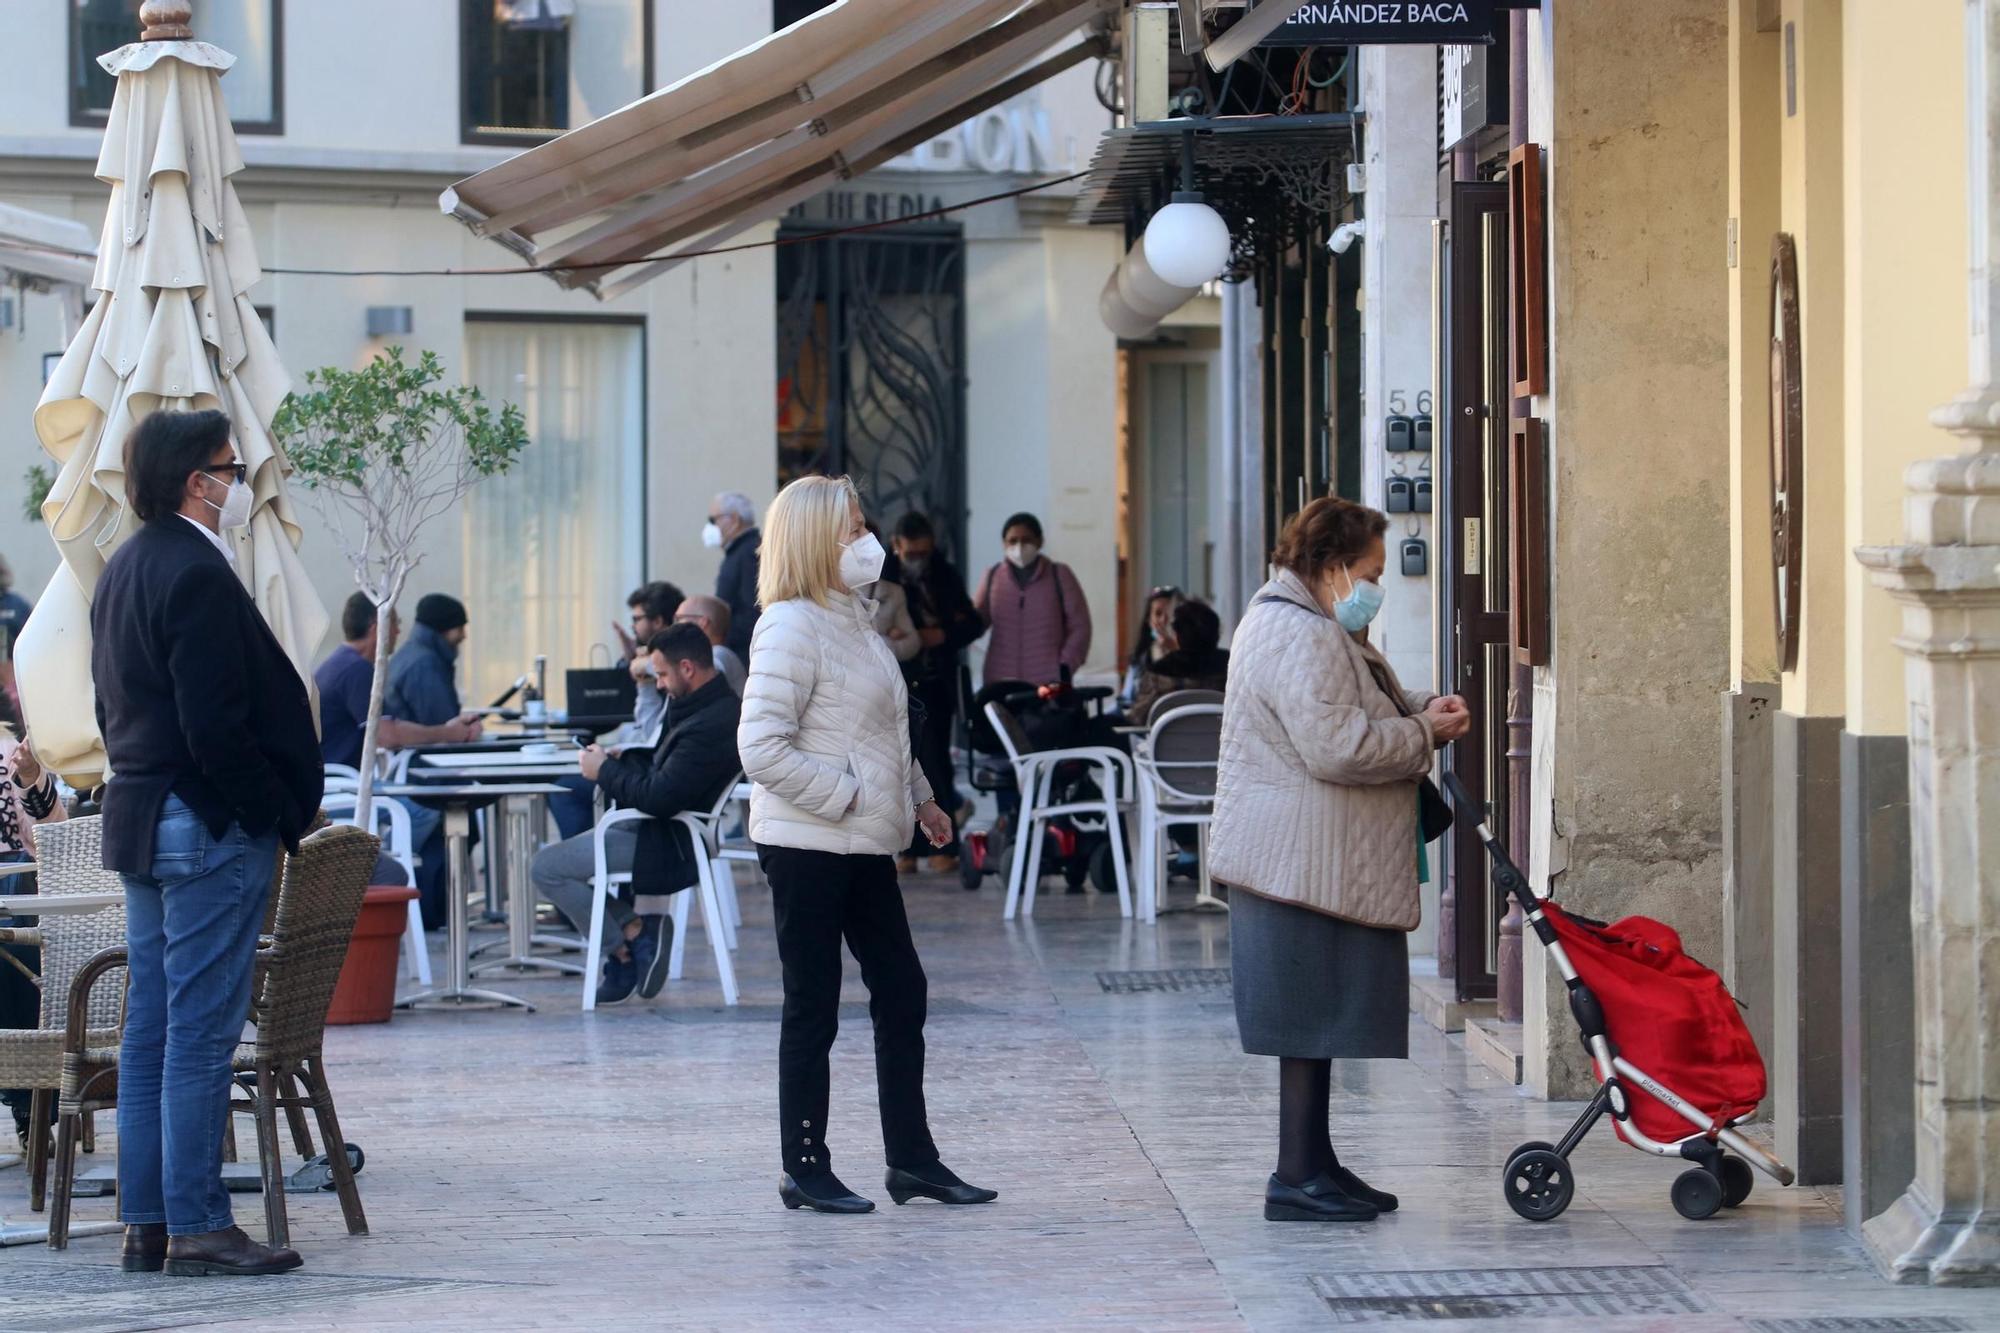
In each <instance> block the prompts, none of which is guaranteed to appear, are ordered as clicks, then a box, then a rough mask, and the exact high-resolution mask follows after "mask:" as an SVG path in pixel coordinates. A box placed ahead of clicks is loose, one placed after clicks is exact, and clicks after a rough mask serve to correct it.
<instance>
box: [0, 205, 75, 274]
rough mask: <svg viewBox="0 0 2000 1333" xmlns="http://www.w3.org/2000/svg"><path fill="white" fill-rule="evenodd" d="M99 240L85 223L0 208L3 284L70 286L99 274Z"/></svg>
mask: <svg viewBox="0 0 2000 1333" xmlns="http://www.w3.org/2000/svg"><path fill="white" fill-rule="evenodd" d="M96 254H97V236H96V234H95V233H94V232H92V231H91V230H90V228H88V227H86V226H84V225H83V224H82V223H81V222H72V221H70V220H69V219H68V218H58V217H51V216H49V215H48V214H47V213H32V212H30V211H28V210H27V209H25V208H11V207H9V206H8V205H6V204H0V282H4V283H6V284H7V285H12V284H14V283H16V282H25V283H27V284H29V285H30V286H37V287H40V286H50V287H55V286H70V287H74V288H76V289H77V290H78V292H81V291H82V290H83V289H84V288H86V287H88V286H89V285H90V279H91V275H92V274H93V273H95V272H96V271H97V260H96V258H95V256H96Z"/></svg>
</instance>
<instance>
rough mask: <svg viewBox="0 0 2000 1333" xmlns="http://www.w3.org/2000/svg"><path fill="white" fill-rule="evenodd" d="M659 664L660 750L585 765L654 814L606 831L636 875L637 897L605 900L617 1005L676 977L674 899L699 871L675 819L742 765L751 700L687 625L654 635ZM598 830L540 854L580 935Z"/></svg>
mask: <svg viewBox="0 0 2000 1333" xmlns="http://www.w3.org/2000/svg"><path fill="white" fill-rule="evenodd" d="M650 650H651V652H652V657H653V670H654V672H655V674H656V678H657V679H658V680H659V682H660V688H661V689H662V690H664V691H665V692H666V695H667V700H668V702H667V715H666V723H665V730H664V731H663V732H662V733H661V736H660V743H659V744H658V745H656V746H654V747H653V749H652V751H651V753H650V754H649V753H646V752H643V751H627V752H626V753H625V754H623V755H611V754H606V753H605V752H604V750H603V749H602V748H601V747H599V746H595V745H593V746H591V747H590V748H589V749H587V750H585V751H584V752H583V754H582V756H581V757H580V758H579V760H578V764H577V767H578V768H579V770H580V771H581V772H582V774H583V776H584V777H586V778H589V779H590V780H591V781H593V782H595V783H596V784H597V785H598V786H599V787H601V788H603V790H604V794H605V795H606V796H609V797H610V798H611V799H612V800H614V801H616V802H617V803H618V804H619V805H621V806H625V807H628V808H630V809H634V810H643V811H645V812H646V813H647V814H649V815H651V816H652V818H651V819H650V820H645V821H643V822H641V823H639V824H638V825H637V826H636V827H635V826H634V825H631V824H620V825H618V826H616V827H614V828H611V829H608V830H606V832H605V835H604V860H605V864H606V865H607V866H608V867H609V868H610V869H611V870H612V871H613V872H619V871H627V870H629V871H631V872H632V885H631V891H632V895H633V897H632V901H631V902H630V903H627V902H626V901H624V900H623V899H613V900H612V901H610V902H607V903H606V904H605V905H604V975H603V978H602V981H601V984H600V985H599V986H598V988H597V1002H598V1003H599V1004H616V1003H618V1002H619V1001H620V1000H623V999H625V998H627V997H628V996H630V995H631V994H632V992H633V991H634V990H635V989H636V990H637V991H638V992H639V994H640V995H641V996H642V997H644V998H646V999H651V998H652V997H653V996H655V995H658V994H659V993H660V987H661V986H663V985H664V984H665V983H666V979H667V955H668V953H669V952H670V948H669V946H671V945H672V943H673V919H672V918H671V917H669V916H667V914H666V907H667V903H666V899H667V898H668V897H670V896H671V895H673V894H675V893H678V892H679V891H680V890H682V889H684V888H687V887H688V886H689V885H691V884H693V883H694V882H695V878H696V875H697V873H698V872H697V869H696V865H695V861H694V857H693V852H692V849H691V848H690V846H689V844H688V836H687V831H686V830H685V829H683V828H681V827H679V826H678V825H675V824H673V823H671V822H670V821H671V820H672V819H673V817H674V816H675V815H677V814H679V813H681V812H682V811H683V810H693V811H697V812H706V811H708V810H709V809H711V808H713V807H714V805H715V803H716V802H717V801H718V800H720V799H721V797H722V793H723V792H724V791H726V790H727V789H728V788H729V787H730V786H731V785H733V784H734V783H735V781H736V779H737V776H738V774H739V773H740V772H741V770H742V764H741V763H740V762H739V761H738V759H737V757H736V724H737V722H738V721H739V720H740V719H741V717H742V710H743V705H742V703H741V701H740V700H738V699H737V697H736V691H734V690H732V689H730V688H729V682H728V681H727V680H726V679H724V678H723V675H722V673H721V672H719V671H717V670H716V669H715V655H714V652H713V651H712V650H711V648H710V646H709V642H708V635H707V634H705V633H703V632H702V629H701V627H700V626H699V625H691V624H686V623H683V624H679V625H674V626H672V627H670V628H668V629H664V630H662V631H660V632H659V633H658V634H656V635H654V636H653V641H652V644H651V645H650ZM591 837H592V835H591V834H590V833H582V834H579V835H578V836H576V837H574V838H565V839H563V840H562V841H561V842H557V843H551V844H549V845H548V846H547V847H544V848H543V849H542V850H541V851H540V852H538V853H536V854H535V860H534V868H533V877H534V881H535V888H536V889H537V890H538V891H539V892H540V893H541V895H542V897H544V898H546V899H547V900H548V901H549V902H551V903H553V904H555V906H556V909H557V910H558V911H560V912H561V913H562V914H563V915H564V916H566V917H568V918H569V920H570V922H571V924H572V925H574V926H575V927H576V928H577V931H578V933H582V932H583V931H586V930H589V929H590V916H591V905H592V899H593V895H595V894H596V892H597V888H596V885H595V884H593V883H592V876H593V875H594V874H595V872H596V852H595V849H594V848H593V847H592V845H591Z"/></svg>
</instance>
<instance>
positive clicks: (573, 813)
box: [549, 773, 597, 840]
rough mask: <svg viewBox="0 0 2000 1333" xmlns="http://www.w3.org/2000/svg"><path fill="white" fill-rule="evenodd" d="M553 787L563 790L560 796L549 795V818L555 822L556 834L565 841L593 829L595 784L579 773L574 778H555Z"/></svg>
mask: <svg viewBox="0 0 2000 1333" xmlns="http://www.w3.org/2000/svg"><path fill="white" fill-rule="evenodd" d="M555 785H556V786H558V787H561V788H562V789H563V794H562V795H560V796H557V795H555V794H554V793H550V795H549V816H550V817H551V818H552V819H554V820H555V821H556V832H557V833H559V834H560V835H561V836H562V838H563V839H564V840H567V839H570V838H574V837H577V836H578V835H580V834H584V833H588V832H590V830H591V829H593V828H595V827H596V826H597V784H596V783H595V782H592V781H591V780H590V779H589V778H587V777H584V776H583V775H582V774H581V773H579V774H577V775H576V776H574V777H567V778H557V779H556V780H555Z"/></svg>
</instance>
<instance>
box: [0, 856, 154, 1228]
mask: <svg viewBox="0 0 2000 1333" xmlns="http://www.w3.org/2000/svg"><path fill="white" fill-rule="evenodd" d="M21 864H23V865H25V866H26V867H27V869H30V870H32V869H33V868H34V866H33V864H32V863H27V862H24V863H21ZM8 870H9V874H10V876H11V875H12V874H19V873H21V872H20V871H16V870H13V869H12V867H8ZM6 882H7V880H6V879H5V878H0V885H5V884H6ZM124 902H125V895H124V894H122V893H51V894H34V893H24V894H0V916H35V917H43V916H64V915H69V914H72V913H74V914H79V915H80V914H82V913H84V912H102V911H103V910H104V909H106V908H107V907H119V906H122V905H123V904H124ZM10 933H11V934H12V935H13V936H14V937H15V938H16V939H17V940H18V941H19V942H20V943H24V944H25V943H30V942H32V941H33V939H34V938H35V936H34V933H33V932H32V931H31V930H29V929H25V928H20V927H15V928H12V930H11V932H10ZM24 936H25V937H27V938H22V937H24ZM20 1160H21V1159H20V1158H19V1157H18V1156H16V1155H14V1154H11V1153H10V1154H8V1155H7V1156H6V1157H0V1166H11V1165H13V1164H15V1163H16V1162H19V1161H20ZM124 1229H125V1228H124V1226H123V1225H122V1224H120V1223H118V1222H72V1223H70V1228H69V1234H70V1235H71V1236H72V1237H76V1236H112V1235H116V1234H118V1233H119V1232H122V1231H123V1230H124ZM48 1239H49V1224H48V1221H47V1220H46V1219H43V1220H39V1221H28V1222H13V1221H9V1220H8V1219H7V1218H5V1217H0V1249H4V1248H6V1247H7V1246H9V1245H42V1244H46V1243H47V1242H48Z"/></svg>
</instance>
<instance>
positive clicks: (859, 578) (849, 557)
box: [840, 532, 888, 592]
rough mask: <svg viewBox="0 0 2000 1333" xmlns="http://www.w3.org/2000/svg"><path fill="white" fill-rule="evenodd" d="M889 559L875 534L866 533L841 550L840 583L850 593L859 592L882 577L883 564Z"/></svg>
mask: <svg viewBox="0 0 2000 1333" xmlns="http://www.w3.org/2000/svg"><path fill="white" fill-rule="evenodd" d="M887 558H888V555H887V553H886V552H885V551H883V549H882V543H881V542H879V541H877V540H876V538H875V534H874V533H872V532H864V533H862V534H861V536H860V538H859V539H858V540H855V541H851V542H849V543H848V544H847V545H845V546H843V547H841V548H840V581H841V582H842V583H844V584H846V585H847V589H848V591H849V592H856V591H859V590H860V589H862V588H865V587H867V586H868V585H869V584H871V583H873V582H875V581H876V580H877V579H879V578H881V577H882V562H883V561H884V560H886V559H887Z"/></svg>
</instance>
